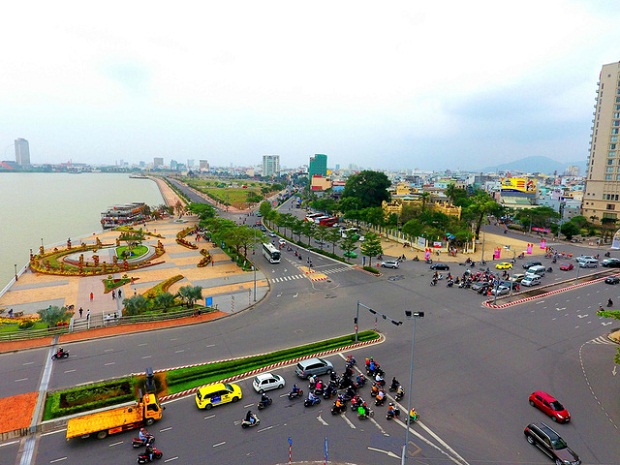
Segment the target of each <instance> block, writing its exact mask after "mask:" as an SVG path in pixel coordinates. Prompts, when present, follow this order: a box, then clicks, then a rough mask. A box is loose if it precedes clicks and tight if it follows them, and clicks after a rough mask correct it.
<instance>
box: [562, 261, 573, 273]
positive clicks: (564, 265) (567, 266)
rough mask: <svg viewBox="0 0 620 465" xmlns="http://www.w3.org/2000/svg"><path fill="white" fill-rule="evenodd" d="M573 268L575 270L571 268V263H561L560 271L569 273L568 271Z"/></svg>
mask: <svg viewBox="0 0 620 465" xmlns="http://www.w3.org/2000/svg"><path fill="white" fill-rule="evenodd" d="M573 268H575V267H574V266H573V264H572V263H562V264H561V265H560V270H562V271H570V270H572V269H573Z"/></svg>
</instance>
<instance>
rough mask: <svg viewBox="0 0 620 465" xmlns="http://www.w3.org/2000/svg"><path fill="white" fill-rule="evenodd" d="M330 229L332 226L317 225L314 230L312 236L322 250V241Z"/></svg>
mask: <svg viewBox="0 0 620 465" xmlns="http://www.w3.org/2000/svg"><path fill="white" fill-rule="evenodd" d="M330 229H332V228H329V227H327V226H321V225H319V226H317V227H316V229H315V231H314V237H315V238H316V239H317V240H318V241H319V246H320V248H321V250H323V242H326V239H327V235H328V234H329V231H330Z"/></svg>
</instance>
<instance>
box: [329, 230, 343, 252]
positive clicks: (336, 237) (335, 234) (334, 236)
mask: <svg viewBox="0 0 620 465" xmlns="http://www.w3.org/2000/svg"><path fill="white" fill-rule="evenodd" d="M341 239H342V236H341V234H340V231H339V230H338V228H329V230H328V231H327V234H326V235H325V240H326V241H327V242H329V243H330V244H331V245H332V253H333V254H335V253H336V244H338V242H340V240H341Z"/></svg>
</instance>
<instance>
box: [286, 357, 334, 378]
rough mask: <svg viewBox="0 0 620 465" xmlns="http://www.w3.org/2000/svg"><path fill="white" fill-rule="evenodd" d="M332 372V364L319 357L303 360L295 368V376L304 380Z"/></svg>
mask: <svg viewBox="0 0 620 465" xmlns="http://www.w3.org/2000/svg"><path fill="white" fill-rule="evenodd" d="M332 371H334V367H333V365H332V364H331V362H330V361H328V360H323V359H322V358H318V357H315V358H309V359H307V360H302V361H301V362H299V363H298V364H297V368H295V374H296V375H297V376H299V377H300V378H303V379H306V378H308V377H309V376H312V375H317V376H318V375H324V374H329V373H331V372H332Z"/></svg>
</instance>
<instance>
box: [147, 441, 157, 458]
mask: <svg viewBox="0 0 620 465" xmlns="http://www.w3.org/2000/svg"><path fill="white" fill-rule="evenodd" d="M154 452H155V451H154V449H153V446H152V445H151V444H150V443H149V444H147V446H146V455H148V456H149V462H152V461H153V453H154Z"/></svg>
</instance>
